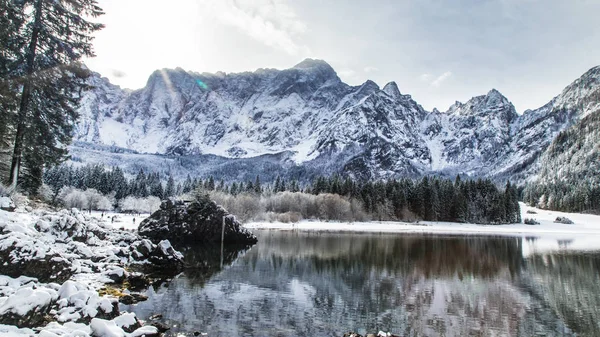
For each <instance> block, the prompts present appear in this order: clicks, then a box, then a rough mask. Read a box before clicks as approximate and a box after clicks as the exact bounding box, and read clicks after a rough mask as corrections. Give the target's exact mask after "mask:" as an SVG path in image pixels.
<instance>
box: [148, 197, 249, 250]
mask: <svg viewBox="0 0 600 337" xmlns="http://www.w3.org/2000/svg"><path fill="white" fill-rule="evenodd" d="M223 218H225V240H224V241H225V243H236V244H255V243H256V242H257V239H256V236H254V234H252V233H251V232H249V231H248V230H246V229H245V228H242V227H241V223H240V222H239V221H237V220H236V219H235V217H234V216H233V215H231V214H229V213H228V212H227V211H226V210H225V209H224V208H223V207H221V206H218V205H217V204H216V203H215V202H214V201H211V200H210V199H208V197H201V198H198V200H193V201H191V202H184V201H181V200H177V201H173V200H166V201H163V203H162V204H161V205H160V209H159V210H158V211H156V212H154V213H153V214H152V215H151V216H150V217H149V218H147V219H146V220H144V221H142V222H141V223H140V226H139V228H138V230H139V234H140V235H141V236H143V237H147V238H149V239H150V240H152V241H155V242H158V241H160V240H163V239H168V240H170V241H172V242H179V243H208V242H221V231H222V226H223Z"/></svg>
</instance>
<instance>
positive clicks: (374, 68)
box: [364, 66, 379, 73]
mask: <svg viewBox="0 0 600 337" xmlns="http://www.w3.org/2000/svg"><path fill="white" fill-rule="evenodd" d="M364 71H365V73H373V72H376V71H379V68H377V67H373V66H366V67H365V69H364Z"/></svg>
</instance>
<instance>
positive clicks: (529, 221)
mask: <svg viewBox="0 0 600 337" xmlns="http://www.w3.org/2000/svg"><path fill="white" fill-rule="evenodd" d="M523 223H524V224H526V225H539V224H540V223H539V221H537V220H536V219H534V218H525V219H523Z"/></svg>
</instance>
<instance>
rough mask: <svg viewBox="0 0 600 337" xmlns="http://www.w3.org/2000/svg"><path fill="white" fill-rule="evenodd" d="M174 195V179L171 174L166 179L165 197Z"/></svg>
mask: <svg viewBox="0 0 600 337" xmlns="http://www.w3.org/2000/svg"><path fill="white" fill-rule="evenodd" d="M174 195H175V180H173V176H172V175H169V179H168V180H167V186H166V187H165V197H166V198H170V197H172V196H174Z"/></svg>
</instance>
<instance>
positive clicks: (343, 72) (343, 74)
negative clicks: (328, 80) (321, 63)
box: [338, 69, 356, 78]
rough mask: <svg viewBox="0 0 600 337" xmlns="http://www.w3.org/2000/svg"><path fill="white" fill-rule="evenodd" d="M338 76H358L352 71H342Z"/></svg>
mask: <svg viewBox="0 0 600 337" xmlns="http://www.w3.org/2000/svg"><path fill="white" fill-rule="evenodd" d="M338 74H339V75H340V76H342V77H346V78H348V77H352V76H354V75H355V74H356V72H355V71H354V70H352V69H341V70H339V71H338Z"/></svg>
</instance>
